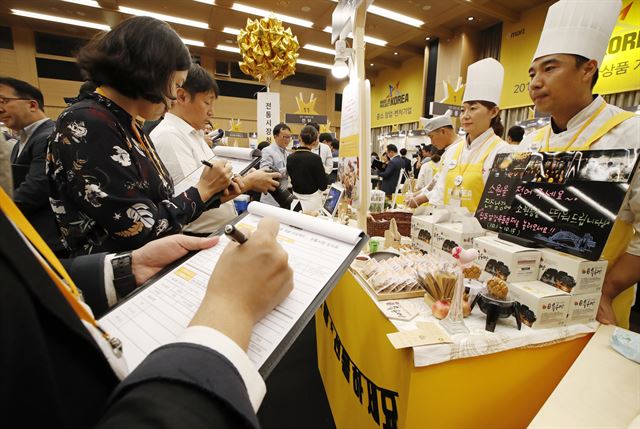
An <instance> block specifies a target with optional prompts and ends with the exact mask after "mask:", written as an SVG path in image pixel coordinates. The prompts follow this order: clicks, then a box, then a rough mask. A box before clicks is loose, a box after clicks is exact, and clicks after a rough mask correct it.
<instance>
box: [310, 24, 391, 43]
mask: <svg viewBox="0 0 640 429" xmlns="http://www.w3.org/2000/svg"><path fill="white" fill-rule="evenodd" d="M322 31H324V32H325V33H331V32H332V31H333V30H332V29H331V27H325V28H324V30H322ZM347 37H349V38H350V39H353V34H352V33H349V35H348V36H347ZM364 41H365V43H371V44H372V45H377V46H387V41H386V40H382V39H376V38H375V37H371V36H364Z"/></svg>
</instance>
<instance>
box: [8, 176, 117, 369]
mask: <svg viewBox="0 0 640 429" xmlns="http://www.w3.org/2000/svg"><path fill="white" fill-rule="evenodd" d="M0 208H1V209H2V212H3V213H4V214H5V215H6V216H7V218H8V219H9V220H10V221H11V222H12V223H13V224H14V225H15V226H16V227H17V228H18V230H20V232H21V233H22V235H24V237H25V238H26V239H27V240H29V242H30V243H31V245H32V246H33V247H34V248H35V249H36V250H37V251H38V252H39V254H40V256H41V257H39V258H37V259H38V262H39V263H40V265H41V266H42V268H44V270H45V272H46V273H47V274H48V275H49V277H50V278H51V280H52V281H53V283H54V284H55V285H56V287H57V288H58V290H59V291H60V293H61V294H62V296H64V297H65V299H66V300H67V302H68V303H69V305H70V306H71V308H72V309H73V311H74V312H75V313H76V315H77V316H78V317H79V318H80V319H81V320H84V321H85V322H87V323H89V324H90V325H92V326H94V327H95V328H96V329H97V330H98V331H100V333H101V334H102V337H103V338H104V339H105V340H107V341H108V342H109V344H110V345H111V347H112V349H113V351H114V353H115V355H116V356H118V357H119V356H120V355H121V354H122V344H121V342H120V340H118V339H117V338H115V337H111V336H110V335H109V334H108V333H107V332H105V331H104V330H103V329H102V328H101V327H100V326H99V325H98V322H96V319H95V318H94V317H93V315H91V313H89V312H88V311H87V309H86V308H84V307H83V306H82V304H80V301H79V300H80V291H79V290H78V288H77V287H76V285H75V283H74V282H73V280H71V277H69V274H68V273H67V271H66V270H65V269H64V267H63V266H62V264H61V263H60V260H59V259H58V258H57V257H56V256H55V255H54V254H53V252H52V251H51V249H50V248H49V246H48V245H47V243H45V242H44V240H43V239H42V237H40V234H38V232H37V231H36V230H35V229H34V228H33V226H31V224H30V223H29V221H28V220H27V219H26V218H25V217H24V215H23V214H22V212H21V211H20V209H18V207H16V205H15V204H14V203H13V201H12V200H11V198H9V196H8V195H7V194H6V193H5V191H4V189H2V188H1V187H0Z"/></svg>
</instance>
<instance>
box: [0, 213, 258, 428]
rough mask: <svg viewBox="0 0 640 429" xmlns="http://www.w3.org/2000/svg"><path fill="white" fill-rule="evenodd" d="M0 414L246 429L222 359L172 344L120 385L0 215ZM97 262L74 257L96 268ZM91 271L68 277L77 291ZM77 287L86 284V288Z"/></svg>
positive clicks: (39, 422)
mask: <svg viewBox="0 0 640 429" xmlns="http://www.w3.org/2000/svg"><path fill="white" fill-rule="evenodd" d="M0 237H2V240H0V278H1V279H2V281H0V327H1V329H0V341H1V342H2V346H1V347H0V362H2V364H3V365H2V370H3V374H2V377H1V378H0V385H1V389H0V392H1V393H0V413H1V415H2V419H3V422H4V426H6V427H25V428H27V427H29V428H35V427H50V428H90V427H101V428H111V427H113V428H133V427H154V428H176V427H184V428H205V427H206V428H211V427H215V428H244V427H248V428H255V427H258V422H257V419H256V417H255V414H254V412H253V410H252V407H251V404H250V402H249V398H248V395H247V392H246V388H245V386H244V384H243V382H242V378H241V377H240V375H239V374H238V372H237V371H236V370H235V368H234V367H233V366H232V365H231V363H230V362H229V361H228V360H226V358H224V357H223V356H222V355H220V354H218V353H217V352H215V351H213V350H211V349H208V348H205V347H201V346H198V345H194V344H186V343H175V344H170V345H167V346H164V347H161V348H159V349H158V350H156V351H154V352H153V353H151V354H150V355H149V356H148V357H147V359H145V361H143V362H142V363H141V364H140V365H139V366H138V367H137V368H136V370H135V371H133V373H132V374H131V375H129V377H127V378H126V379H125V380H124V381H122V382H119V381H118V379H117V378H116V376H115V375H114V373H113V371H112V369H111V367H110V366H109V364H108V363H107V361H106V359H105V357H104V355H103V354H102V353H101V351H100V349H99V348H98V346H97V344H96V343H95V342H94V340H93V338H92V337H91V335H90V334H89V332H88V331H87V330H86V328H85V327H84V325H82V323H81V322H80V320H79V319H78V317H77V316H76V314H75V313H74V312H73V310H72V309H71V307H70V306H69V305H68V303H67V302H66V300H65V298H64V297H63V296H62V294H60V293H59V291H58V290H57V288H56V287H55V285H54V284H53V282H52V281H51V279H50V278H49V276H48V275H47V274H46V273H45V271H44V270H43V269H42V267H41V266H40V264H39V263H38V262H37V260H36V259H35V257H34V256H33V254H32V253H31V251H30V250H29V249H28V248H27V246H26V244H25V243H24V242H23V240H22V239H21V237H20V236H19V234H18V233H17V231H16V229H15V228H14V227H13V225H12V224H11V223H10V222H9V221H8V219H7V218H6V216H5V215H4V214H3V213H1V212H0ZM103 257H104V256H102V257H99V256H98V255H92V256H89V257H87V258H82V259H76V260H75V261H74V265H76V267H77V268H79V267H81V266H82V265H83V264H91V265H93V268H94V270H93V272H95V271H97V269H95V268H97V264H102V263H103V262H104V261H103ZM91 273H92V270H90V269H85V270H74V268H73V266H71V272H70V275H71V276H72V277H73V278H74V280H75V281H76V282H77V283H78V285H79V286H80V287H82V286H83V283H86V282H87V281H100V277H99V276H98V275H96V274H95V273H94V274H91ZM85 286H86V284H85Z"/></svg>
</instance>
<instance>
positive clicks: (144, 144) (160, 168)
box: [96, 87, 173, 184]
mask: <svg viewBox="0 0 640 429" xmlns="http://www.w3.org/2000/svg"><path fill="white" fill-rule="evenodd" d="M96 92H97V93H98V94H100V95H101V96H103V97H105V98H108V99H109V100H111V99H110V98H109V97H108V96H107V94H105V92H104V90H103V89H102V88H101V87H98V88H96ZM131 130H132V131H133V134H134V135H135V137H136V140H137V141H138V143H139V144H140V147H141V148H142V150H143V151H144V153H145V154H146V155H147V158H149V159H150V160H151V163H152V164H153V166H154V168H155V169H156V171H157V172H158V174H159V175H160V176H162V178H163V179H164V180H165V182H167V183H169V184H171V183H173V182H172V181H171V180H170V177H169V176H168V174H167V173H166V172H165V169H164V168H163V164H162V162H161V161H160V159H158V156H157V154H156V152H155V151H154V150H151V148H150V146H149V144H148V143H147V140H146V138H143V136H142V135H140V132H139V131H138V128H137V127H136V126H135V125H134V124H133V123H132V124H131Z"/></svg>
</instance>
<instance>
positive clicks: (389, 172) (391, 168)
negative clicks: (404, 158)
mask: <svg viewBox="0 0 640 429" xmlns="http://www.w3.org/2000/svg"><path fill="white" fill-rule="evenodd" d="M397 169H398V163H397V162H392V161H389V163H388V164H387V168H385V169H384V170H382V171H381V172H380V173H378V176H380V177H382V178H383V179H386V178H388V177H391V176H393V174H394V173H395V171H396V170H397Z"/></svg>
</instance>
